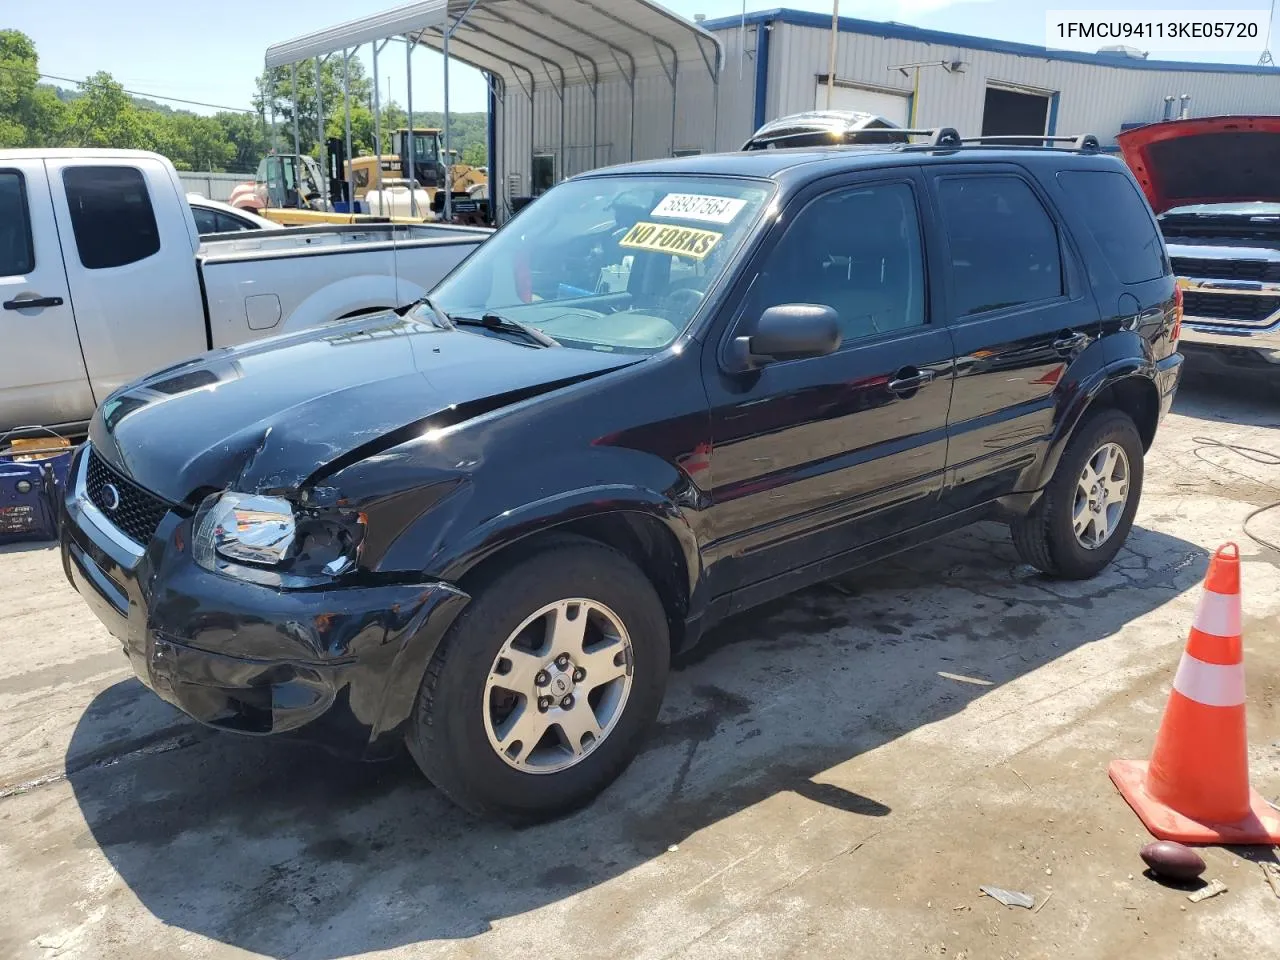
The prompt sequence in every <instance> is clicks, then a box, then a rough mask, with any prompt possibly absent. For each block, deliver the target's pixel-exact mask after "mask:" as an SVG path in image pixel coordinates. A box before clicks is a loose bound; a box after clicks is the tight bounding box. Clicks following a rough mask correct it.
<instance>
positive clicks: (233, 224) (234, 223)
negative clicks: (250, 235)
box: [214, 211, 255, 233]
mask: <svg viewBox="0 0 1280 960" xmlns="http://www.w3.org/2000/svg"><path fill="white" fill-rule="evenodd" d="M214 216H215V219H216V222H217V224H218V232H219V233H234V232H235V231H237V230H253V229H255V228H254V225H253V224H252V223H250V222H249V221H248V220H241V219H240V218H239V217H233V216H231V215H229V214H226V213H222V212H221V211H219V212H218V213H216V214H215V215H214Z"/></svg>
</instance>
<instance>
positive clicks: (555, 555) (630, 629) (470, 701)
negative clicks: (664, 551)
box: [406, 537, 671, 823]
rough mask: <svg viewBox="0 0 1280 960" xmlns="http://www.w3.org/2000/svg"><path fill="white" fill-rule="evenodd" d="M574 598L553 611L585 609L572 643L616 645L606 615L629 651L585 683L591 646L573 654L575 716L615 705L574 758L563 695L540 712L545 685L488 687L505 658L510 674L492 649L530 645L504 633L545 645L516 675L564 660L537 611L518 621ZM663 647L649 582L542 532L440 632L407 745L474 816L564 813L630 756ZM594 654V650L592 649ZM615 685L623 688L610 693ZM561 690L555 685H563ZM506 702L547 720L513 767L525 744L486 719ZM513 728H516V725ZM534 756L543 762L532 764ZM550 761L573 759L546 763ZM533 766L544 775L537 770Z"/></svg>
mask: <svg viewBox="0 0 1280 960" xmlns="http://www.w3.org/2000/svg"><path fill="white" fill-rule="evenodd" d="M578 600H581V601H585V602H586V604H587V606H586V607H585V608H584V607H583V606H582V605H581V604H573V603H570V604H567V605H565V607H564V610H563V611H561V612H559V613H557V614H554V616H561V617H563V620H562V621H560V622H564V623H568V622H569V621H570V620H574V621H576V620H577V618H578V617H580V616H581V615H582V614H581V610H582V609H586V610H587V611H588V617H585V618H583V621H584V622H585V623H586V626H585V629H586V630H587V634H586V640H581V639H580V640H579V641H578V642H577V649H578V650H596V649H605V648H607V649H608V650H615V649H616V650H619V651H621V650H622V649H623V648H621V647H616V646H614V645H610V644H611V641H610V640H609V639H608V636H609V635H608V634H607V633H606V631H604V630H602V629H598V628H597V624H604V625H606V626H607V625H608V624H609V623H610V621H609V620H608V617H609V616H612V617H614V618H615V621H616V622H617V623H618V624H619V625H620V626H621V627H622V628H623V629H624V631H625V633H623V634H621V636H623V637H625V638H626V639H627V640H628V641H629V645H630V654H629V656H627V655H625V654H624V653H621V652H619V653H617V654H616V655H613V654H611V660H610V663H611V664H612V665H613V666H614V667H615V668H617V671H616V672H619V673H623V674H624V676H623V677H620V678H615V679H614V680H611V681H610V682H609V683H608V684H606V685H605V686H602V687H593V686H592V679H593V678H592V676H591V675H590V674H591V673H592V671H594V670H596V661H595V660H591V659H590V658H591V657H592V656H593V654H592V653H590V652H587V653H583V654H581V656H580V657H579V660H580V661H581V665H582V666H581V669H582V670H584V671H585V674H584V676H583V678H582V680H581V682H580V684H579V685H577V686H574V687H572V688H571V695H570V698H569V699H572V700H573V708H572V709H576V710H577V711H578V713H576V714H574V715H573V716H576V717H579V718H580V717H582V716H584V714H583V713H582V712H581V711H582V709H583V708H584V707H585V708H586V709H590V710H592V716H593V717H594V716H596V712H597V710H599V713H600V716H601V717H603V716H605V715H606V714H607V713H608V711H607V710H606V707H607V706H608V704H609V703H619V702H620V706H615V708H614V710H615V712H614V713H613V714H612V720H611V722H610V724H609V725H608V726H607V727H605V726H604V721H603V720H601V721H600V727H599V729H600V730H601V733H602V735H601V736H600V737H599V739H598V741H597V740H595V739H594V737H592V735H591V734H590V733H584V734H582V735H581V736H580V744H579V746H580V748H581V751H582V755H581V757H580V758H579V757H577V756H576V755H572V756H571V754H570V751H571V749H572V748H571V747H570V746H569V733H568V731H569V729H570V727H569V726H568V720H569V714H568V713H563V712H561V708H562V706H563V704H564V702H565V701H564V700H561V701H559V702H558V703H556V704H555V705H554V707H553V708H552V709H549V710H541V709H538V704H537V700H538V699H539V697H538V696H537V695H539V694H543V693H547V694H550V693H552V690H551V688H550V686H538V685H537V684H538V681H527V682H522V683H520V684H518V683H513V684H512V685H513V686H521V685H523V686H525V687H528V688H529V695H527V696H524V697H520V698H517V697H515V696H514V695H513V694H512V693H510V692H508V691H506V690H504V689H502V688H500V687H499V688H497V689H491V687H492V685H493V684H494V683H498V684H501V683H503V682H506V681H503V680H495V678H498V677H500V676H503V674H502V673H501V669H502V667H503V666H506V667H507V668H508V669H507V675H509V676H512V677H515V676H517V673H516V672H515V670H514V666H513V661H512V660H498V659H497V658H498V656H499V654H500V653H503V654H504V655H505V654H510V655H511V656H512V657H513V658H515V659H520V656H517V654H520V655H521V656H522V655H523V650H524V649H526V648H524V647H521V648H520V649H519V650H516V649H514V648H513V647H512V646H511V645H512V644H513V643H516V642H519V643H525V642H529V643H530V647H529V648H528V649H530V650H531V651H532V649H533V646H536V644H532V641H527V640H525V639H518V640H513V639H512V638H513V636H516V637H518V638H531V637H535V636H539V637H542V640H543V642H544V643H545V644H547V646H546V647H545V649H546V650H550V651H551V652H550V653H549V654H548V653H536V652H530V653H529V658H530V659H529V660H521V663H520V666H521V668H522V669H523V671H524V672H523V674H521V676H525V677H528V676H530V674H529V673H528V671H529V669H531V667H530V664H533V665H535V666H541V669H540V670H539V672H538V674H537V676H538V677H539V678H542V679H543V681H545V678H546V676H547V673H548V669H551V670H552V673H556V671H559V670H560V669H561V668H560V667H559V666H558V665H556V663H557V662H555V661H551V660H549V659H547V658H548V657H549V656H554V654H555V652H556V650H554V649H552V647H554V646H556V643H557V641H556V640H555V637H554V636H553V634H552V633H551V631H550V630H549V629H548V628H547V627H546V625H547V623H548V622H552V621H548V620H546V619H542V620H536V621H534V622H533V623H532V624H530V625H529V626H528V627H527V628H526V629H525V630H524V631H522V632H519V628H521V626H522V624H525V623H526V621H528V620H529V618H530V617H531V616H532V615H534V614H535V613H537V612H538V611H540V610H542V609H543V608H545V607H547V606H549V605H553V604H561V603H563V602H564V601H578ZM575 609H577V610H578V612H577V613H574V610H575ZM614 636H615V637H616V636H618V634H616V633H615V634H614ZM593 638H605V639H602V640H593ZM557 649H559V648H558V647H557ZM670 655H671V645H670V639H669V631H668V625H667V616H666V611H665V610H664V608H663V605H662V601H661V600H660V599H659V597H658V594H657V592H656V591H655V590H654V588H653V585H652V584H651V583H650V582H649V580H648V579H647V578H646V577H645V576H644V574H643V573H641V572H640V570H639V569H638V568H637V567H636V566H635V564H633V563H631V561H629V560H628V559H627V558H626V557H624V556H623V555H622V554H620V553H618V552H617V551H616V550H613V549H612V548H610V547H607V546H604V545H602V544H599V543H596V542H595V541H592V540H587V539H585V538H580V537H555V538H548V540H547V542H546V543H545V544H543V545H542V546H540V547H539V548H537V549H535V550H534V551H532V552H529V553H525V554H524V555H523V557H522V558H521V559H520V560H518V561H516V562H514V563H512V564H510V565H507V566H505V567H504V568H501V569H499V570H497V571H495V572H494V573H492V574H491V575H490V576H488V577H485V578H484V579H483V580H482V582H481V583H480V584H478V585H473V589H472V602H471V603H470V604H469V605H468V607H467V608H466V609H465V610H464V611H463V612H462V614H461V615H460V616H459V618H458V620H457V622H456V623H454V625H453V626H452V627H451V628H450V630H449V632H448V634H446V636H445V638H444V640H443V641H442V642H441V645H440V649H439V650H438V651H437V652H436V654H435V656H434V657H433V658H432V661H431V663H430V664H429V666H428V667H427V672H426V675H425V676H424V677H423V680H422V686H421V688H420V689H419V692H418V699H417V703H416V705H415V707H414V713H413V717H412V719H411V720H410V724H409V728H408V731H407V733H406V742H407V744H408V747H409V752H410V753H411V754H412V755H413V758H414V760H416V761H417V764H418V766H419V767H420V768H421V769H422V771H423V773H425V774H426V775H427V777H428V778H429V779H430V780H431V781H432V783H434V784H435V785H436V787H438V788H439V789H440V791H441V792H443V793H444V794H445V795H446V796H448V797H449V798H450V799H451V800H453V801H454V802H455V803H456V804H458V805H459V806H461V807H463V808H464V809H466V810H468V811H470V812H471V813H474V814H476V815H478V816H481V817H486V818H497V819H502V820H507V821H510V822H513V823H532V822H538V821H542V820H548V819H551V818H554V817H557V816H561V815H563V814H565V813H569V812H571V811H573V810H576V809H578V808H580V807H582V806H584V805H585V804H587V803H588V802H589V801H591V800H592V799H593V798H594V797H595V796H596V795H597V794H598V793H600V791H602V790H603V789H604V788H605V787H607V786H608V785H609V784H610V783H612V782H613V781H614V780H615V779H616V778H617V777H618V776H619V775H620V774H621V773H622V772H623V770H625V769H626V767H627V765H628V764H629V763H630V762H631V760H632V759H633V758H634V757H635V755H636V753H637V750H638V748H639V745H640V743H641V741H642V739H643V737H644V735H645V733H646V732H647V731H648V729H649V727H650V726H651V725H652V723H653V721H654V719H655V718H656V717H657V714H658V708H659V707H660V706H661V703H662V696H663V691H664V689H665V686H666V678H667V669H668V666H669V661H670ZM595 656H596V657H597V659H598V657H599V654H595ZM588 665H589V666H590V668H591V669H587V666H588ZM570 666H571V667H572V670H570V671H569V672H568V673H559V674H558V675H557V679H556V681H555V682H557V683H564V682H565V680H566V677H568V678H571V679H573V680H578V675H577V672H576V671H577V670H578V669H579V667H578V665H577V661H575V662H574V663H572V664H570ZM566 669H567V668H566ZM607 672H611V671H610V668H609V667H608V666H605V667H602V668H601V670H600V671H597V674H596V675H597V677H599V676H603V675H605V673H607ZM624 688H625V691H626V692H625V694H618V693H617V691H619V690H622V689H624ZM563 689H564V688H563V687H561V688H559V690H560V692H563ZM584 689H586V690H587V694H586V696H585V697H584V696H582V691H583V690H584ZM556 695H557V696H558V695H559V694H558V693H557V694H556ZM604 697H607V698H609V699H608V700H605V699H599V704H600V706H599V707H596V706H592V703H593V700H594V698H604ZM548 699H550V698H548ZM513 701H514V702H515V704H516V705H515V706H509V711H510V712H509V713H508V714H507V720H508V721H509V720H511V719H512V718H518V717H519V716H520V715H519V714H518V713H517V711H519V710H525V711H529V712H528V713H527V715H525V719H526V720H528V721H529V722H531V723H534V724H538V723H547V722H548V721H550V722H551V723H552V724H553V726H552V727H548V728H547V732H546V734H545V735H544V736H543V737H542V738H541V739H539V740H538V743H539V744H545V746H542V747H538V748H536V749H535V748H529V749H530V751H531V753H530V755H529V757H528V758H527V760H526V761H525V763H527V765H526V766H523V767H521V768H517V767H516V766H515V763H516V760H515V759H514V758H515V757H518V756H519V755H520V754H522V753H523V752H524V747H525V745H524V744H523V743H522V741H521V740H520V739H517V738H514V737H512V738H510V739H508V740H507V741H505V743H504V744H499V743H497V742H495V740H496V738H497V733H496V731H498V730H500V729H501V725H500V724H499V723H497V722H495V721H493V720H492V718H493V717H494V716H496V715H498V714H499V713H501V710H497V711H495V710H494V707H493V704H494V703H499V704H507V705H509V704H511V703H512V702H513ZM556 717H564V718H565V722H566V725H565V726H564V727H561V726H559V725H558V722H557V721H556V719H555V718H556ZM511 729H522V728H518V727H516V726H515V725H514V724H513V725H512V727H511ZM531 729H532V728H531ZM578 729H583V728H582V727H581V726H578ZM491 738H493V739H491ZM505 744H510V747H511V749H510V755H511V756H512V757H513V759H512V760H510V761H509V760H507V759H504V757H503V755H502V754H501V753H500V746H502V745H505ZM584 744H585V745H584ZM557 757H561V760H559V761H557V759H556V758H557ZM547 758H549V759H547ZM535 760H537V762H538V763H540V764H542V766H541V767H537V766H535V765H534V762H535ZM556 762H566V763H571V765H570V766H568V767H567V768H565V769H558V770H554V766H555V763H556ZM537 770H540V771H541V772H534V771H537ZM549 770H552V771H553V772H548V771H549Z"/></svg>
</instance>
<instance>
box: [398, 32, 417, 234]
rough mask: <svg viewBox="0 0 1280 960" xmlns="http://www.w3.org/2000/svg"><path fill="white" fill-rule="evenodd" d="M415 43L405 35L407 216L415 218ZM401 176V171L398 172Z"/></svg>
mask: <svg viewBox="0 0 1280 960" xmlns="http://www.w3.org/2000/svg"><path fill="white" fill-rule="evenodd" d="M414 46H415V41H413V40H410V39H409V37H408V36H407V35H406V36H405V38H404V75H405V80H406V81H407V83H408V96H407V97H406V99H407V101H408V108H409V134H408V137H409V216H411V217H416V216H417V215H418V190H417V186H418V178H417V176H415V174H414V170H415V168H416V164H415V163H414V158H415V157H416V156H417V154H418V144H417V138H416V137H415V136H414V135H413V48H414ZM400 172H401V173H402V174H403V173H404V171H403V170H401V171H400Z"/></svg>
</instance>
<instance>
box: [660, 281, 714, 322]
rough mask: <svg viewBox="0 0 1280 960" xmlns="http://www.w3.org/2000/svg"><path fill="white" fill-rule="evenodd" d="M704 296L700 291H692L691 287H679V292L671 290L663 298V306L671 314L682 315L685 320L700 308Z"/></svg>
mask: <svg viewBox="0 0 1280 960" xmlns="http://www.w3.org/2000/svg"><path fill="white" fill-rule="evenodd" d="M704 297H705V294H703V292H702V291H701V290H694V289H693V288H692V287H681V288H680V289H679V290H673V291H671V293H669V294H667V296H666V297H664V298H663V304H662V305H663V306H664V307H665V308H666V309H668V310H670V311H671V312H672V313H683V314H684V316H685V317H686V318H688V317H692V316H693V315H694V313H696V312H697V310H698V307H700V306H702V301H703V299H704Z"/></svg>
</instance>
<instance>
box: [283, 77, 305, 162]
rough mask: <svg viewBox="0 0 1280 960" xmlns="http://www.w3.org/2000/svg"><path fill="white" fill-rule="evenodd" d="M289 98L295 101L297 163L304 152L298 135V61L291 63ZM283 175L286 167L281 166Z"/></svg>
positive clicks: (294, 141) (295, 151) (294, 127)
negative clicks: (299, 155)
mask: <svg viewBox="0 0 1280 960" xmlns="http://www.w3.org/2000/svg"><path fill="white" fill-rule="evenodd" d="M289 99H290V101H292V103H293V155H294V163H297V156H298V154H300V153H301V152H302V146H301V144H302V141H301V139H300V138H299V136H298V65H297V64H296V63H291V64H289ZM280 174H281V176H283V175H284V168H283V167H281V168H280Z"/></svg>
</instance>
